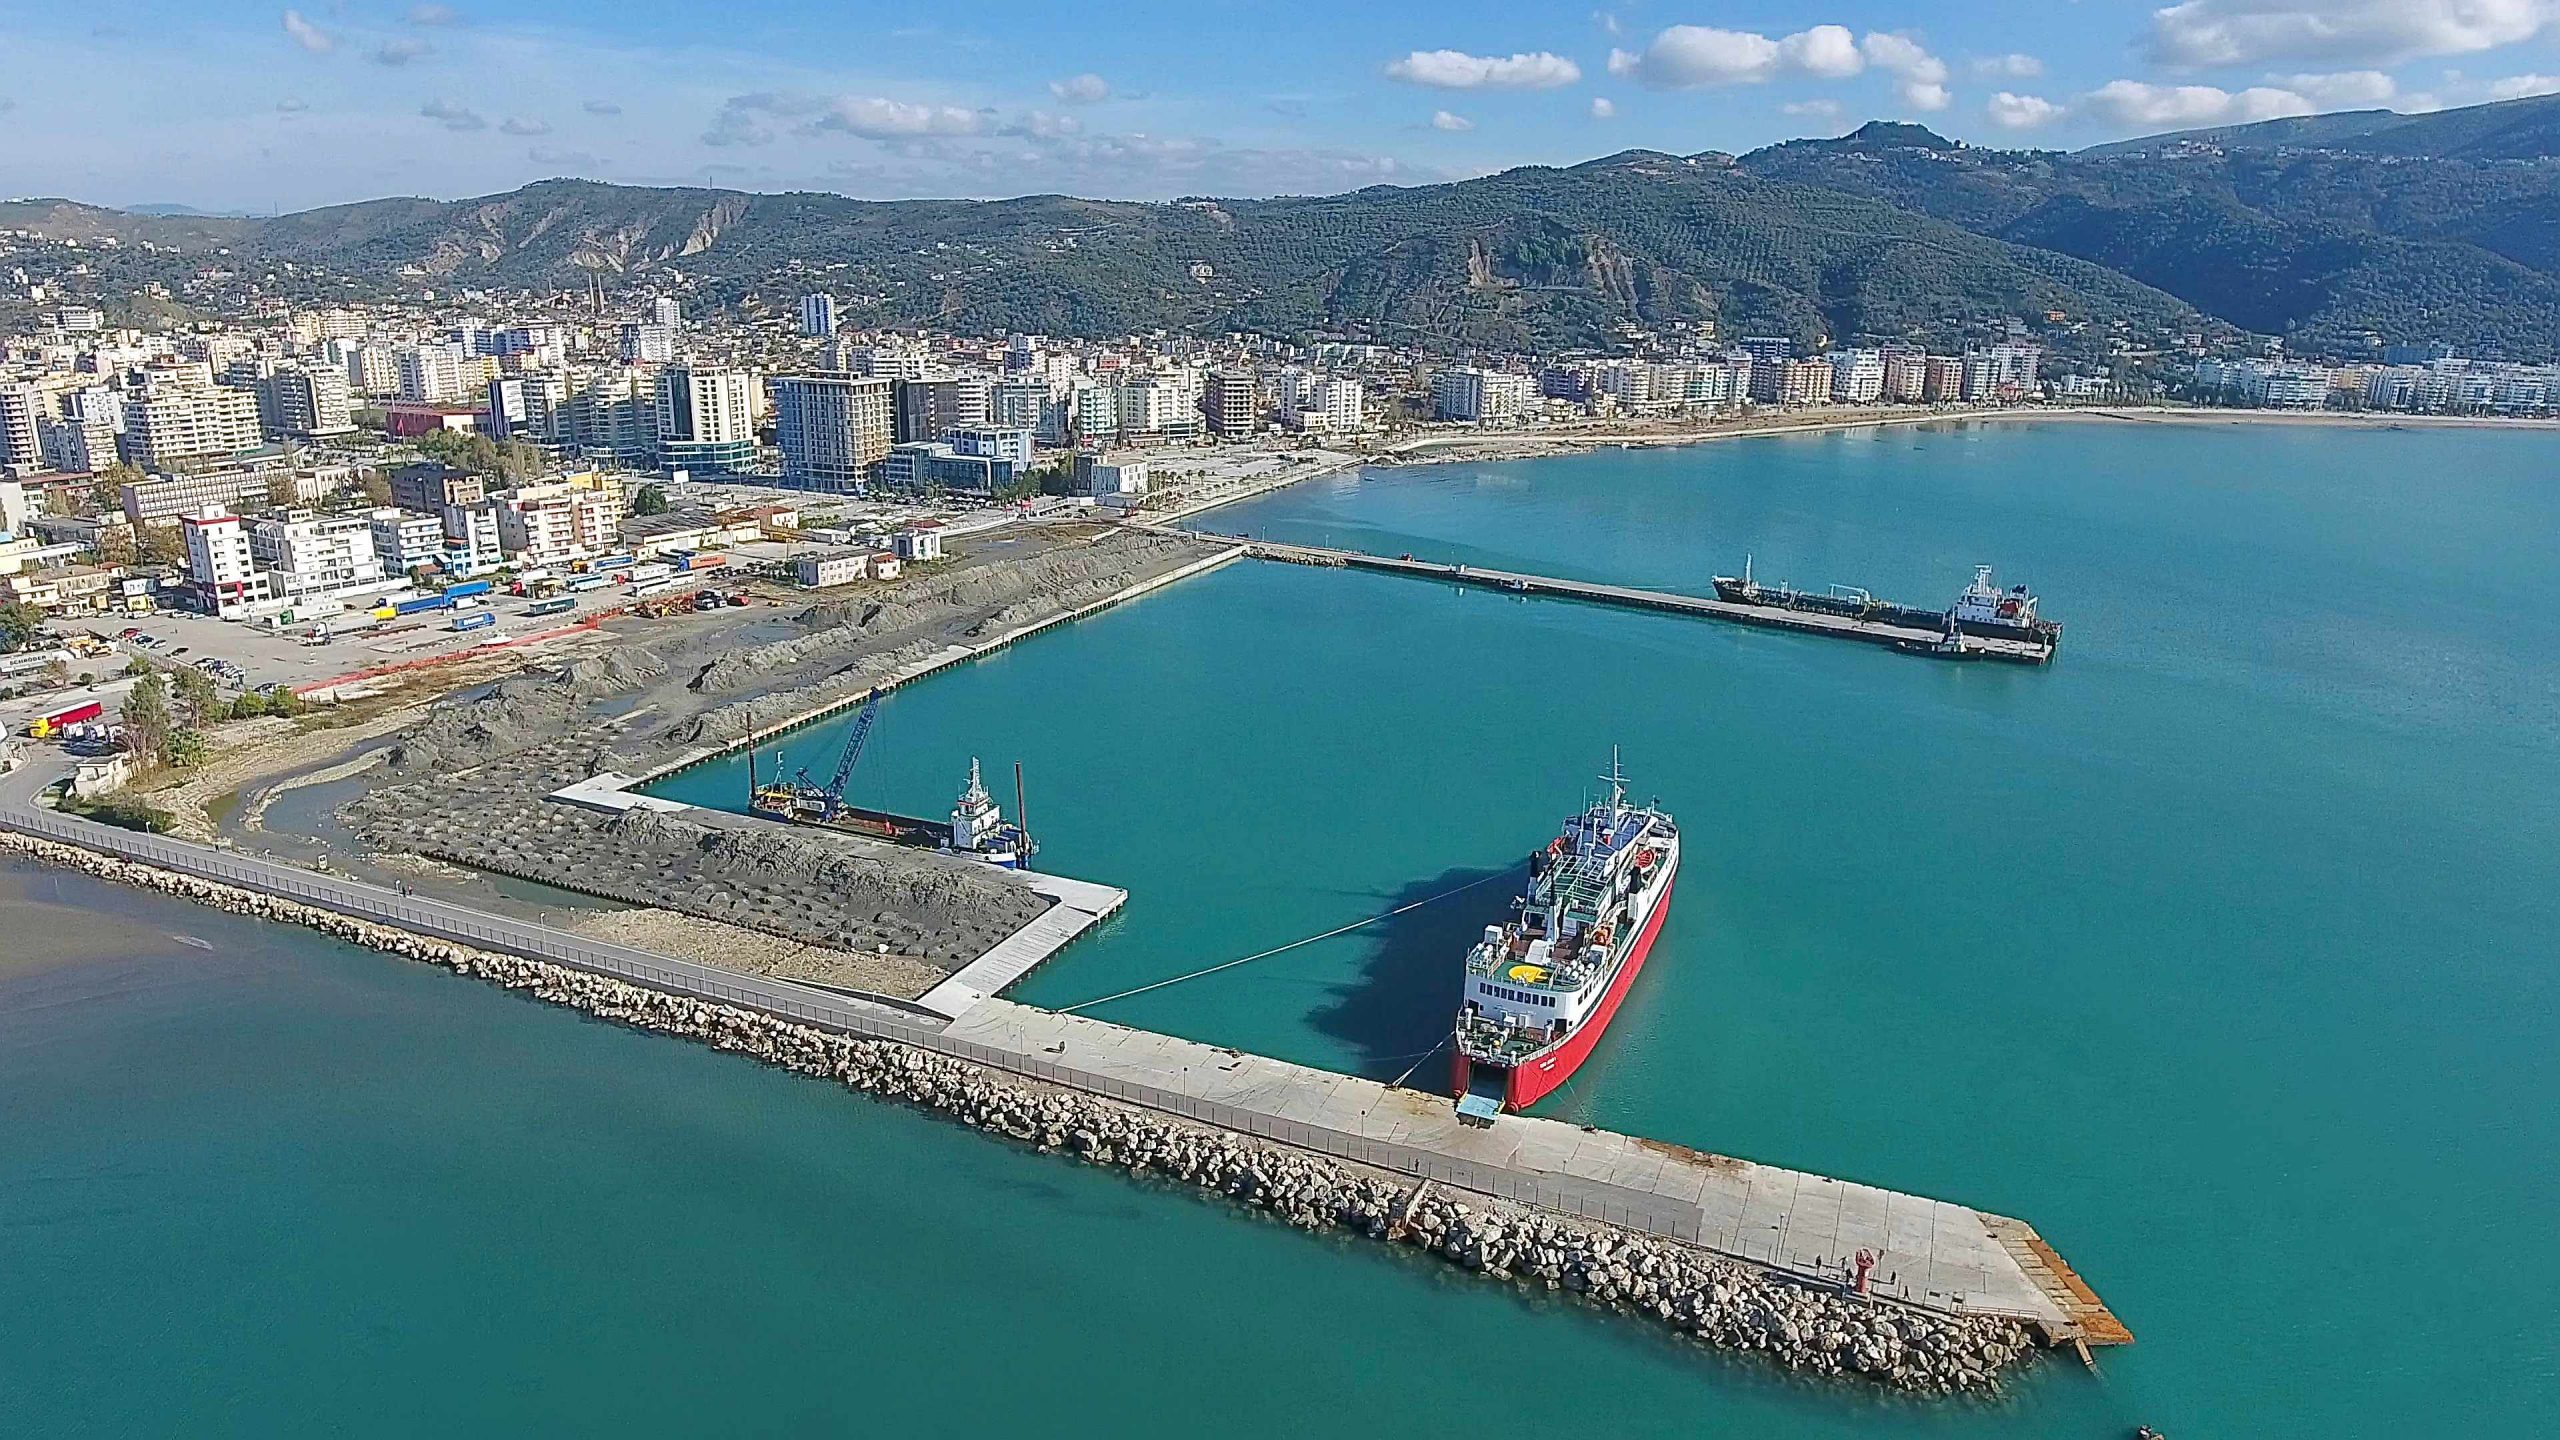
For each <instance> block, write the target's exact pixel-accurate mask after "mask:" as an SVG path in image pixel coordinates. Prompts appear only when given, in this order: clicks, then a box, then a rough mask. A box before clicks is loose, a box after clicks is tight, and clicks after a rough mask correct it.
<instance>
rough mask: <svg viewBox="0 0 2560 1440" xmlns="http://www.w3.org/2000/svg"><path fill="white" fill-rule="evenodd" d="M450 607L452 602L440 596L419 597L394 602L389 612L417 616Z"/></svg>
mask: <svg viewBox="0 0 2560 1440" xmlns="http://www.w3.org/2000/svg"><path fill="white" fill-rule="evenodd" d="M452 606H453V602H452V601H451V600H449V599H447V598H445V597H444V596H442V595H421V596H419V597H418V598H417V599H415V600H398V601H394V602H392V606H391V610H392V613H393V614H396V615H417V614H421V613H423V612H425V611H428V610H446V609H450V608H452Z"/></svg>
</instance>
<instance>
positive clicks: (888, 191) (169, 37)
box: [0, 0, 2560, 213]
mask: <svg viewBox="0 0 2560 1440" xmlns="http://www.w3.org/2000/svg"><path fill="white" fill-rule="evenodd" d="M2554 16H2555V9H2554V7H2553V6H2552V5H2550V4H2547V3H2544V0H2400V3H2392V0H2186V3H2183V4H2178V5H2173V6H2168V7H2165V8H2159V9H2147V8H2145V7H2142V6H2133V5H2112V4H2110V5H2104V6H2089V7H2080V6H2059V7H2044V8H2040V9H2032V10H2025V9H2022V10H2020V11H2019V12H2017V13H2004V14H1980V13H1973V12H1969V11H1962V10H1958V9H1956V8H1954V7H1910V6H1888V5H1883V4H1880V3H1866V0H1856V3H1848V0H1844V3H1838V4H1834V5H1831V6H1828V7H1825V8H1824V9H1822V10H1820V11H1812V12H1795V13H1794V14H1793V15H1788V14H1786V13H1784V12H1781V11H1778V10H1776V9H1775V8H1761V9H1746V8H1739V7H1732V6H1711V5H1700V4H1693V3H1685V0H1684V3H1647V4H1634V5H1624V6H1619V7H1615V8H1602V9H1599V10H1582V9H1579V8H1576V9H1572V10H1557V9H1553V8H1546V7H1529V6H1522V5H1495V6H1477V7H1464V8H1462V7H1456V6H1446V5H1436V4H1435V5H1420V6H1408V7H1401V8H1399V9H1398V10H1397V11H1395V12H1394V13H1392V14H1379V13H1376V12H1374V11H1366V10H1361V11H1355V10H1352V9H1350V8H1348V7H1341V6H1316V7H1306V8H1302V9H1300V10H1298V11H1294V12H1292V13H1291V15H1290V16H1289V17H1288V20H1287V23H1281V22H1280V21H1279V20H1278V19H1276V18H1275V17H1273V16H1271V15H1270V14H1268V13H1266V12H1259V11H1246V10H1243V9H1240V8H1229V7H1210V6H1201V5H1197V4H1193V5H1179V6H1177V5H1156V4H1140V5H1134V6H1123V7H1118V8H1117V9H1115V10H1114V11H1113V12H1112V14H1111V16H1110V17H1109V23H1108V24H1107V25H1103V26H1101V27H1100V28H1098V29H1097V28H1096V27H1094V26H1092V25H1089V24H1086V23H1083V21H1081V20H1079V19H1078V18H1077V16H1076V13H1075V12H1071V11H1064V10H1059V9H1057V8H1055V7H1039V6H1031V5H1018V4H1007V3H990V4H985V5H980V6H977V7H970V8H967V9H962V10H957V11H951V12H935V14H934V15H933V16H932V17H931V18H929V19H928V18H925V17H922V16H920V15H918V14H916V13H914V12H896V11H891V10H889V9H888V8H887V7H865V8H864V9H863V10H859V11H855V12H852V13H841V12H828V11H822V10H819V9H817V8H815V7H808V6H803V5H797V4H793V5H781V6H767V7H761V8H760V9H759V10H757V11H756V12H755V13H753V14H738V13H733V12H729V11H722V10H714V9H711V8H709V7H706V6H701V5H697V4H688V3H658V4H647V5H639V6H620V7H611V8H606V7H598V6H591V5H584V4H570V5H563V6H557V7H551V8H550V9H548V10H546V11H545V12H544V17H543V19H541V20H540V21H539V22H528V21H525V20H521V19H517V18H512V17H507V16H502V15H500V14H497V13H495V12H492V11H485V10H482V9H480V8H478V7H475V6H471V5H468V4H456V5H448V4H437V3H399V4H372V5H364V4H331V3H329V0H314V3H311V4H309V5H305V6H299V7H291V8H281V7H272V6H266V5H257V6H231V7H223V8H221V9H220V11H219V12H218V13H213V12H201V13H200V12H199V11H197V10H191V9H188V8H186V7H180V6H176V5H171V4H164V3H159V0H139V3H130V4H122V5H116V6H112V7H107V8H104V9H100V10H89V11H84V12H81V13H79V14H77V15H74V14H72V13H70V12H63V11H57V10H51V9H40V8H38V7H34V6H29V5H23V4H10V5H6V6H0V46H5V47H6V48H7V49H8V50H9V51H10V52H11V53H12V54H14V55H16V56H18V57H19V59H20V63H19V64H18V65H17V66H16V67H14V68H13V74H12V77H11V79H10V80H9V82H8V85H7V87H6V88H5V89H0V114H5V116H6V121H7V123H8V124H9V126H10V128H11V130H12V131H13V132H14V134H15V135H16V136H17V138H18V139H19V142H20V143H19V145H18V147H17V151H18V153H17V155H16V156H15V157H14V158H15V161H16V163H15V165H14V166H13V168H12V173H11V174H10V175H9V176H8V177H7V178H6V179H0V188H5V189H6V190H8V191H9V192H10V193H12V194H21V195H60V196H65V197H68V198H73V199H78V200H84V201H90V202H94V203H101V204H111V205H126V206H132V205H171V204H174V205H184V206H189V207H193V208H198V209H204V210H237V211H246V212H254V213H264V212H266V211H269V210H296V209H304V208H310V207H314V206H320V205H327V204H335V203H344V202H351V201H356V200H362V199H369V198H374V197H377V196H383V195H397V194H425V195H433V196H437V197H439V198H451V197H458V196H467V195H477V194H486V193H492V192H496V191H501V190H505V189H507V188H510V187H512V186H514V185H518V184H521V183H524V182H526V181H529V180H534V179H539V178H544V177H548V176H556V175H576V176H581V177H584V178H591V179H598V180H607V181H614V182H619V183H636V184H689V185H718V186H729V187H735V188H740V189H749V190H786V189H823V190H832V191H838V192H841V193H845V194H849V195H855V196H860V197H864V198H898V197H906V196H938V197H954V198H972V197H995V196H1003V195H1016V194H1028V193H1041V192H1060V191H1063V192H1070V193H1077V194H1084V195H1091V196H1095V197H1099V198H1128V199H1166V198H1171V197H1174V196H1177V195H1183V194H1225V195H1238V196H1247V195H1260V194H1271V193H1322V192H1332V191H1340V190H1348V189H1356V188H1358V187H1360V186H1363V185H1369V184H1379V183H1389V184H1414V183H1428V182H1432V181H1438V180H1448V179H1458V178H1464V177H1467V176H1471V175H1478V174H1484V173H1488V172H1491V171H1495V170H1500V169H1505V168H1508V167H1511V166H1514V165H1520V164H1536V163H1572V162H1575V161H1579V160H1583V159H1588V158H1591V157H1593V156H1597V155H1603V154H1608V153H1612V152H1615V151H1619V150H1624V149H1630V148H1646V149H1657V150H1666V151H1673V152H1678V153H1693V152H1696V151H1701V150H1709V149H1723V150H1734V151H1739V150H1745V149H1749V148H1752V147H1755V146H1758V145H1763V144H1768V143H1772V142H1775V141H1778V140H1783V139H1787V138H1791V137H1795V136H1803V135H1827V134H1836V133H1839V132H1841V131H1843V130H1845V129H1847V128H1850V127H1851V126H1854V125H1855V124H1857V123H1859V122H1861V121H1864V120H1867V119H1900V120H1911V121H1917V122H1920V123H1924V124H1927V125H1929V126H1931V127H1932V128H1933V129H1936V130H1939V131H1941V132H1942V133H1945V134H1948V135H1951V136H1955V137H1957V138H1961V139H1964V140H1967V141H1970V142H1972V143H1975V144H1981V145H1997V146H2043V147H2053V148H2073V147H2077V146H2081V145H2087V144H2094V143H2099V142H2102V141H2105V140H2110V139H2116V138H2122V137H2125V136H2130V135H2136V134H2145V133H2154V132H2159V131H2165V130H2175V129H2182V128H2191V127H2195V126H2205V125H2215V124H2228V123H2238V122H2243V121H2248V120H2256V119H2267V118H2275V117H2278V116H2285V115H2296V114H2307V113H2313V112H2315V111H2326V110H2336V109H2354V108H2374V107H2387V108H2394V109H2399V110H2403V111H2413V110H2424V109H2432V108H2441V107H2446V106H2453V105H2462V104H2476V103H2480V102H2483V101H2488V100H2496V99H2507V98H2517V97H2521V96H2524V95H2531V94H2540V93H2550V92H2553V91H2560V47H2555V44H2554V34H2555V29H2554ZM840 57H841V58H840ZM106 76H112V77H113V78H115V79H117V80H120V81H122V82H123V83H100V82H101V79H102V77H106Z"/></svg>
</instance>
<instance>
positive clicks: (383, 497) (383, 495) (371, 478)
mask: <svg viewBox="0 0 2560 1440" xmlns="http://www.w3.org/2000/svg"><path fill="white" fill-rule="evenodd" d="M357 483H358V484H360V485H362V486H363V487H364V503H366V504H367V505H370V506H372V507H373V508H375V509H376V510H379V509H381V508H382V507H384V506H385V505H388V504H390V503H391V482H390V481H389V480H386V479H384V478H383V477H382V475H381V473H380V472H379V471H374V470H367V471H366V472H364V478H363V479H362V480H360V481H358V482H357Z"/></svg>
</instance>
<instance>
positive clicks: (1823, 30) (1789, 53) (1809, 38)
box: [1778, 25, 1916, 80]
mask: <svg viewBox="0 0 2560 1440" xmlns="http://www.w3.org/2000/svg"><path fill="white" fill-rule="evenodd" d="M1880 38H1891V37H1880V36H1875V35H1870V36H1868V37H1867V39H1868V40H1869V41H1870V42H1873V41H1875V40H1877V39H1880ZM1915 48H1916V47H1915ZM1869 58H1870V57H1869V56H1867V55H1862V54H1860V53H1859V51H1858V37H1857V36H1855V35H1852V34H1850V33H1849V27H1848V26H1846V25H1816V26H1814V27H1813V28H1811V29H1809V30H1799V31H1797V32H1796V33H1795V34H1793V35H1790V36H1788V37H1787V38H1786V39H1784V40H1781V41H1779V42H1778V63H1779V64H1781V65H1784V66H1785V67H1786V68H1788V69H1790V70H1797V71H1801V72H1803V73H1804V74H1807V75H1815V76H1819V77H1821V78H1822V79H1825V80H1845V79H1847V78H1848V77H1850V76H1852V75H1855V74H1857V73H1858V72H1859V71H1860V70H1863V69H1865V68H1866V65H1867V60H1868V59H1869Z"/></svg>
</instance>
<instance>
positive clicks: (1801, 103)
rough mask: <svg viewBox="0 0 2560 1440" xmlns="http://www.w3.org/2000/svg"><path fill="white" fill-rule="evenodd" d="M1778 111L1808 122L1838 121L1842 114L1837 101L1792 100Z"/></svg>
mask: <svg viewBox="0 0 2560 1440" xmlns="http://www.w3.org/2000/svg"><path fill="white" fill-rule="evenodd" d="M1778 110H1779V113H1781V114H1786V115H1793V116H1796V117H1798V118H1800V119H1806V120H1837V119H1839V118H1840V115H1841V113H1842V112H1841V109H1840V102H1839V101H1837V100H1792V101H1789V102H1788V103H1786V104H1784V105H1781V106H1779V107H1778Z"/></svg>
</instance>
